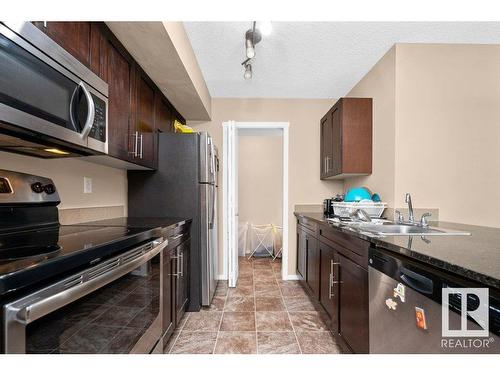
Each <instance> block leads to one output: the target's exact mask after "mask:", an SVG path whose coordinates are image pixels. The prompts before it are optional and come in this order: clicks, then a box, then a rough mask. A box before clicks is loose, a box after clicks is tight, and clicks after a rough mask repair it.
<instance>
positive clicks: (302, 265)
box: [297, 226, 307, 280]
mask: <svg viewBox="0 0 500 375" xmlns="http://www.w3.org/2000/svg"><path fill="white" fill-rule="evenodd" d="M306 266H307V248H306V233H305V231H304V230H303V229H302V228H301V227H300V226H297V274H298V276H299V278H300V280H306V275H307V269H306Z"/></svg>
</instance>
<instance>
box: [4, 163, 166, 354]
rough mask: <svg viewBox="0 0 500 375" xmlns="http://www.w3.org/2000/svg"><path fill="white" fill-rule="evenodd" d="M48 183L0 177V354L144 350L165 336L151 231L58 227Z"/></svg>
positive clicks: (7, 174) (156, 244)
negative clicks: (0, 315) (0, 323)
mask: <svg viewBox="0 0 500 375" xmlns="http://www.w3.org/2000/svg"><path fill="white" fill-rule="evenodd" d="M59 203H60V198H59V194H58V192H57V188H56V186H55V185H54V183H53V182H52V181H51V180H50V179H47V178H43V177H39V176H33V175H28V174H23V173H18V172H12V171H6V170H0V306H1V314H2V325H1V327H2V341H1V345H0V348H1V350H2V352H4V353H129V352H132V353H149V352H151V351H153V350H154V348H155V345H156V343H157V342H158V341H159V340H160V338H161V336H162V334H163V328H162V319H161V318H162V314H161V304H162V302H161V301H162V283H163V281H162V280H163V267H162V264H163V263H162V260H163V250H164V248H165V247H166V245H167V241H166V240H164V239H163V238H162V237H161V234H160V233H159V232H158V231H157V229H156V228H154V227H153V228H147V227H141V228H139V227H132V226H125V227H120V226H102V225H99V226H92V225H70V226H67V225H60V224H59V221H58V209H57V205H58V204H59Z"/></svg>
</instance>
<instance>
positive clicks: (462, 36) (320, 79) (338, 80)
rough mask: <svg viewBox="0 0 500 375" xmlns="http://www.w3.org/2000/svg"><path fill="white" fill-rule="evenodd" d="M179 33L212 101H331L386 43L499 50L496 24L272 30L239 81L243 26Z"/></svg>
mask: <svg viewBox="0 0 500 375" xmlns="http://www.w3.org/2000/svg"><path fill="white" fill-rule="evenodd" d="M184 26H185V28H186V31H187V33H188V36H189V39H190V41H191V43H192V45H193V48H194V51H195V54H196V57H197V59H198V62H199V64H200V67H201V70H202V72H203V75H204V77H205V80H206V82H207V85H208V88H209V90H210V94H211V95H212V97H246V98H251V97H259V98H262V97H265V98H270V97H274V98H276V97H278V98H337V97H341V96H343V95H345V94H346V93H347V92H348V91H349V90H350V89H351V88H352V87H353V86H354V84H355V83H356V82H358V81H359V80H360V78H362V77H363V76H364V75H365V74H366V73H367V72H368V71H369V70H370V68H371V67H372V66H373V65H374V64H375V63H376V62H377V61H378V60H379V59H380V58H381V57H382V56H383V55H384V53H385V52H386V51H387V50H388V49H389V48H390V47H391V46H392V45H393V44H394V43H397V42H403V43H404V42H409V43H488V44H497V43H500V22H487V23H479V22H476V23H474V22H453V23H450V22H448V23H446V22H405V23H402V22H401V23H400V22H273V32H272V33H271V35H270V36H268V37H264V39H263V40H262V41H261V42H260V43H259V44H257V46H256V58H255V62H254V64H253V73H254V74H253V78H252V79H251V80H248V81H246V80H244V79H243V68H242V66H241V65H240V64H241V62H242V61H243V60H244V59H245V49H244V34H245V31H246V30H247V29H249V28H250V26H251V22H185V23H184Z"/></svg>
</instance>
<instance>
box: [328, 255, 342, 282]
mask: <svg viewBox="0 0 500 375" xmlns="http://www.w3.org/2000/svg"><path fill="white" fill-rule="evenodd" d="M338 265H340V263H338V262H334V261H333V259H331V260H330V274H331V275H332V276H335V273H334V271H333V266H338ZM332 280H333V279H332Z"/></svg>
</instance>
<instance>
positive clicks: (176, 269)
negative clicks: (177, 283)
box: [168, 256, 179, 278]
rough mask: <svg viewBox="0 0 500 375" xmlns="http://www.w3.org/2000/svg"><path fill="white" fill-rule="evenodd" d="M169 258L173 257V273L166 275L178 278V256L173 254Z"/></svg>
mask: <svg viewBox="0 0 500 375" xmlns="http://www.w3.org/2000/svg"><path fill="white" fill-rule="evenodd" d="M171 259H175V273H169V274H168V276H174V277H176V278H179V257H178V256H173V257H171Z"/></svg>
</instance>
